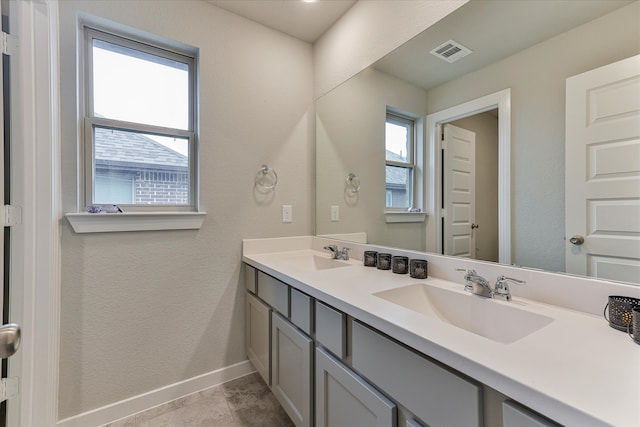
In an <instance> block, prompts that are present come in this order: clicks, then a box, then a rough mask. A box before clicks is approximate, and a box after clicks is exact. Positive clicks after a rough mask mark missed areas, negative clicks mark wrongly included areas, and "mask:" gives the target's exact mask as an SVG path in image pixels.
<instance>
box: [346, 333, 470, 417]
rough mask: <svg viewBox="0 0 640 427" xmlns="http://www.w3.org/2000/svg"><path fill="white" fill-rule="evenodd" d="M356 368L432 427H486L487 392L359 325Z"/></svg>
mask: <svg viewBox="0 0 640 427" xmlns="http://www.w3.org/2000/svg"><path fill="white" fill-rule="evenodd" d="M351 345H352V348H351V366H352V367H353V369H354V370H355V371H356V372H358V373H360V374H361V375H363V376H364V377H366V378H367V379H369V381H371V382H372V383H373V384H375V385H376V386H377V387H379V388H380V390H383V391H384V392H385V393H387V394H388V395H389V396H391V397H393V399H394V400H395V401H396V402H398V403H399V404H400V405H402V406H404V407H405V408H407V409H408V410H409V411H411V412H412V413H414V414H415V415H416V417H418V418H420V419H421V420H422V421H424V422H425V423H426V424H427V425H429V426H430V427H450V426H456V427H479V426H481V425H482V405H481V404H482V388H481V386H480V385H479V384H477V383H475V382H473V381H472V380H470V379H466V378H463V377H461V376H459V375H457V374H455V373H453V372H451V371H450V370H448V369H446V368H444V367H443V366H441V365H440V364H438V363H436V362H433V361H431V360H429V359H427V358H426V357H424V356H422V355H421V354H419V353H417V352H415V351H413V350H410V349H408V348H407V347H404V346H402V345H400V344H398V343H397V342H395V341H392V340H390V339H389V338H387V337H385V336H383V335H381V334H379V333H378V332H376V331H374V330H372V329H370V328H369V327H367V326H365V325H364V324H362V323H360V322H357V321H354V322H353V325H352V335H351Z"/></svg>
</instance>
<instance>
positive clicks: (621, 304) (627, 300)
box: [604, 295, 640, 332]
mask: <svg viewBox="0 0 640 427" xmlns="http://www.w3.org/2000/svg"><path fill="white" fill-rule="evenodd" d="M634 307H640V298H632V297H624V296H619V295H611V296H610V297H609V302H607V305H605V306H604V318H605V319H606V320H607V321H608V322H609V326H611V327H612V328H615V329H618V330H619V331H625V332H627V330H628V329H629V326H630V325H631V320H632V317H633V314H632V311H633V308H634ZM607 308H608V309H609V317H607Z"/></svg>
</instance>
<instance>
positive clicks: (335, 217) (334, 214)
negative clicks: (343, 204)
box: [331, 205, 340, 221]
mask: <svg viewBox="0 0 640 427" xmlns="http://www.w3.org/2000/svg"><path fill="white" fill-rule="evenodd" d="M331 221H340V206H338V205H332V206H331Z"/></svg>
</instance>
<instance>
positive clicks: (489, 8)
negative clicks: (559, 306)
mask: <svg viewBox="0 0 640 427" xmlns="http://www.w3.org/2000/svg"><path fill="white" fill-rule="evenodd" d="M639 16H640V3H639V2H638V1H617V0H602V1H601V0H593V1H591V0H589V1H586V0H585V1H582V0H577V1H554V2H540V1H538V0H531V1H528V0H522V1H517V2H505V1H499V0H496V1H493V0H483V1H476V0H472V1H470V2H469V3H467V4H465V5H464V6H462V7H461V8H459V9H458V10H456V11H455V12H453V13H452V14H451V15H449V16H447V17H446V18H444V19H443V20H441V21H440V22H438V23H436V24H435V25H433V26H432V27H430V28H428V29H427V30H425V31H424V32H423V33H422V34H420V35H418V36H417V37H415V38H414V39H412V40H410V41H408V42H407V43H405V45H403V46H401V47H400V48H398V49H397V50H396V51H394V52H392V53H390V54H389V55H387V56H386V57H385V58H383V59H381V60H380V61H378V62H377V63H376V64H374V65H373V66H371V67H369V68H367V69H365V70H364V71H362V72H361V73H359V74H358V75H356V76H354V77H353V78H351V79H350V80H348V81H346V82H344V83H343V84H342V85H340V86H338V87H337V88H335V89H334V90H333V91H331V92H329V93H328V94H327V95H325V96H323V97H321V98H319V99H318V100H317V103H316V113H317V126H316V131H317V136H316V150H317V153H316V162H317V165H316V174H317V176H316V185H317V188H316V209H317V212H316V234H318V235H334V236H335V235H341V236H344V237H345V238H347V236H348V235H349V233H359V234H358V235H357V236H358V238H357V239H356V240H359V241H363V240H366V241H367V242H368V243H372V244H380V245H385V246H391V247H399V248H407V249H414V250H421V251H425V250H427V251H433V252H442V251H444V247H445V246H447V247H451V246H452V245H453V246H455V245H454V244H453V243H452V244H451V245H445V242H444V241H443V239H444V237H442V236H444V235H445V233H443V229H444V227H443V224H442V221H441V220H440V221H438V219H439V216H440V214H441V213H442V209H443V205H442V203H443V201H442V199H446V196H444V197H442V198H441V199H439V200H437V199H436V191H435V190H434V189H435V188H443V186H444V185H445V181H446V180H444V179H442V177H443V175H442V174H443V173H444V170H445V167H443V168H442V169H441V170H437V171H435V172H434V168H436V167H437V166H438V165H439V164H443V163H442V162H441V161H440V160H438V159H436V158H433V156H431V155H430V153H429V147H428V146H427V144H428V142H427V129H425V126H426V121H423V122H421V125H419V126H416V128H417V131H416V141H417V143H416V155H417V156H419V157H420V158H421V159H422V165H421V166H419V167H418V172H419V173H421V174H422V176H423V178H422V179H423V182H422V184H423V186H422V188H420V189H417V191H416V194H415V197H416V200H417V203H415V204H414V207H418V208H421V209H422V210H423V212H422V213H421V214H419V215H416V214H415V213H411V214H409V213H406V214H404V215H400V217H399V218H400V219H398V220H393V222H392V221H391V220H390V217H389V216H388V215H385V206H386V205H385V202H386V199H385V193H386V191H385V138H384V135H385V116H386V111H387V109H389V108H391V109H393V110H396V111H401V112H406V113H408V114H411V115H413V116H414V117H419V118H423V119H425V118H426V117H427V116H428V115H430V114H434V113H437V112H440V111H443V110H445V109H449V108H451V107H454V106H456V105H459V104H463V103H466V102H469V101H471V100H474V99H477V98H481V97H483V96H485V95H487V94H491V93H497V92H499V91H502V90H505V89H510V90H511V105H510V107H511V118H510V123H509V124H510V126H511V132H510V138H511V143H510V150H511V153H510V155H509V158H508V159H506V161H507V162H508V164H509V167H510V176H509V179H510V185H511V189H510V191H509V196H510V204H509V206H508V210H509V212H510V217H511V225H510V226H509V227H508V228H509V231H510V234H511V235H510V236H509V240H508V243H509V244H510V246H511V248H510V249H509V256H510V261H509V262H510V263H513V264H516V265H520V266H526V267H533V268H539V269H544V270H548V271H556V272H558V271H566V267H565V251H566V245H567V244H568V241H567V240H565V170H564V169H565V148H564V144H565V82H566V79H567V78H569V77H571V76H574V75H576V74H580V73H583V72H586V71H589V70H592V69H594V68H598V67H601V66H604V65H606V64H610V63H613V62H616V61H619V60H621V59H624V58H628V57H631V56H634V55H638V54H639V53H640V28H639V27H638V25H637V22H638V17H639ZM447 40H455V41H456V42H459V43H461V44H462V45H464V46H466V47H467V48H469V49H470V50H471V51H472V53H471V54H470V55H468V56H466V57H465V58H462V59H460V60H459V61H457V62H454V63H448V62H445V61H442V60H440V59H438V58H436V57H434V56H432V55H430V54H429V51H430V50H432V49H433V48H435V47H437V46H439V45H440V44H442V43H443V42H446V41H447ZM485 118H486V117H485ZM464 120H466V121H467V122H468V121H472V120H475V119H472V118H467V119H464ZM493 120H494V121H495V120H497V121H498V122H499V120H500V117H497V118H496V117H495V115H494V116H493ZM452 125H453V126H457V127H459V128H463V129H464V128H465V127H468V126H470V124H469V123H460V122H457V123H452ZM477 138H478V137H477V136H476V139H477ZM421 141H422V142H421ZM487 145H488V146H489V148H487V149H486V150H485V148H480V145H479V143H478V142H477V141H476V148H477V149H476V153H475V154H476V156H475V157H476V162H475V164H476V168H475V169H476V191H475V192H474V202H475V204H476V218H475V219H476V221H475V222H472V223H473V224H475V225H479V228H474V229H473V231H474V234H475V236H474V237H475V243H474V244H473V246H472V247H470V248H469V251H468V254H463V253H461V255H464V256H470V257H474V258H476V257H477V258H478V259H483V260H492V261H494V260H496V252H498V251H499V250H500V248H499V246H500V244H499V241H500V240H499V239H498V240H496V239H497V237H496V234H495V232H494V231H492V229H495V228H499V227H500V224H499V223H497V215H496V214H495V213H492V211H491V210H490V209H495V205H496V199H497V198H498V197H499V191H498V188H500V183H499V182H498V183H495V180H496V179H497V178H496V177H495V176H483V177H482V178H480V177H478V176H477V175H478V174H480V173H482V174H484V173H485V172H487V173H488V172H489V171H491V172H494V173H495V171H496V169H497V168H496V166H495V164H496V162H497V161H498V160H497V157H496V155H495V150H496V149H495V146H491V145H490V144H487ZM483 146H484V143H483ZM349 172H352V173H355V174H357V175H358V176H359V177H360V180H361V190H360V192H359V193H358V198H357V200H352V199H347V198H346V196H345V194H344V191H343V190H344V176H345V175H346V174H347V173H349ZM432 172H434V173H435V175H432V174H431V173H432ZM432 176H434V177H435V179H433V178H431V177H432ZM433 180H435V181H437V182H431V181H433ZM479 180H480V181H482V184H480V183H479V182H480V181H479ZM485 203H486V205H488V206H491V207H490V208H487V210H486V212H485V211H484V209H485V208H484V207H482V208H480V207H479V206H480V205H481V204H482V205H484V204H485ZM332 206H334V207H335V206H337V207H338V208H339V212H340V216H339V219H338V220H335V219H334V220H332V215H331V211H332ZM478 209H481V210H482V212H483V213H480V211H479V210H478ZM425 213H426V214H427V215H426V218H425V217H424V214H425ZM334 218H335V217H334ZM481 218H482V219H481ZM364 236H366V237H364ZM569 237H570V236H569ZM496 242H498V243H496ZM496 245H497V246H498V247H496ZM451 253H453V252H451ZM500 259H502V258H500ZM638 282H640V278H639V280H638Z"/></svg>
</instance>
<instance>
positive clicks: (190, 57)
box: [81, 25, 199, 213]
mask: <svg viewBox="0 0 640 427" xmlns="http://www.w3.org/2000/svg"><path fill="white" fill-rule="evenodd" d="M82 30H83V54H84V55H83V59H84V64H83V65H84V79H83V81H84V86H83V90H84V132H83V147H82V151H83V152H84V156H83V158H84V163H83V176H84V179H83V180H81V183H82V185H83V187H84V188H83V190H84V191H83V198H82V200H83V207H84V206H88V205H91V204H92V201H93V189H94V176H93V172H94V168H95V164H94V144H93V131H94V128H96V127H101V128H106V129H115V130H122V131H127V132H137V133H144V134H152V135H161V136H168V137H176V138H183V139H187V140H188V144H189V152H188V153H189V166H188V167H189V203H188V204H181V205H169V204H153V205H147V204H130V205H122V208H123V209H124V210H125V212H147V213H150V212H197V211H198V199H199V198H198V194H199V191H198V179H197V176H198V169H197V167H198V159H197V153H198V149H197V128H198V127H197V123H196V118H197V99H198V97H197V86H196V84H197V76H196V73H197V56H196V55H195V54H194V53H193V52H189V51H184V50H179V49H176V48H175V47H173V46H170V45H169V44H168V43H166V44H164V43H159V42H158V41H157V40H155V39H154V40H151V38H144V37H141V36H139V35H135V36H134V35H132V34H127V33H123V32H120V31H112V30H105V29H104V28H100V29H98V28H95V27H93V26H89V25H83V26H82ZM93 39H99V40H104V41H106V42H109V43H114V44H118V45H121V46H124V47H127V48H130V49H134V50H138V51H141V52H145V53H149V54H153V55H156V56H160V57H164V58H167V59H170V60H176V61H179V62H183V63H187V64H188V66H189V99H190V101H189V125H188V128H187V130H182V129H175V128H167V127H162V126H155V125H148V124H143V123H132V122H126V121H121V120H113V119H108V118H103V117H96V116H95V112H94V111H93V104H94V103H93V68H92V67H93V43H92V40H93Z"/></svg>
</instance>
